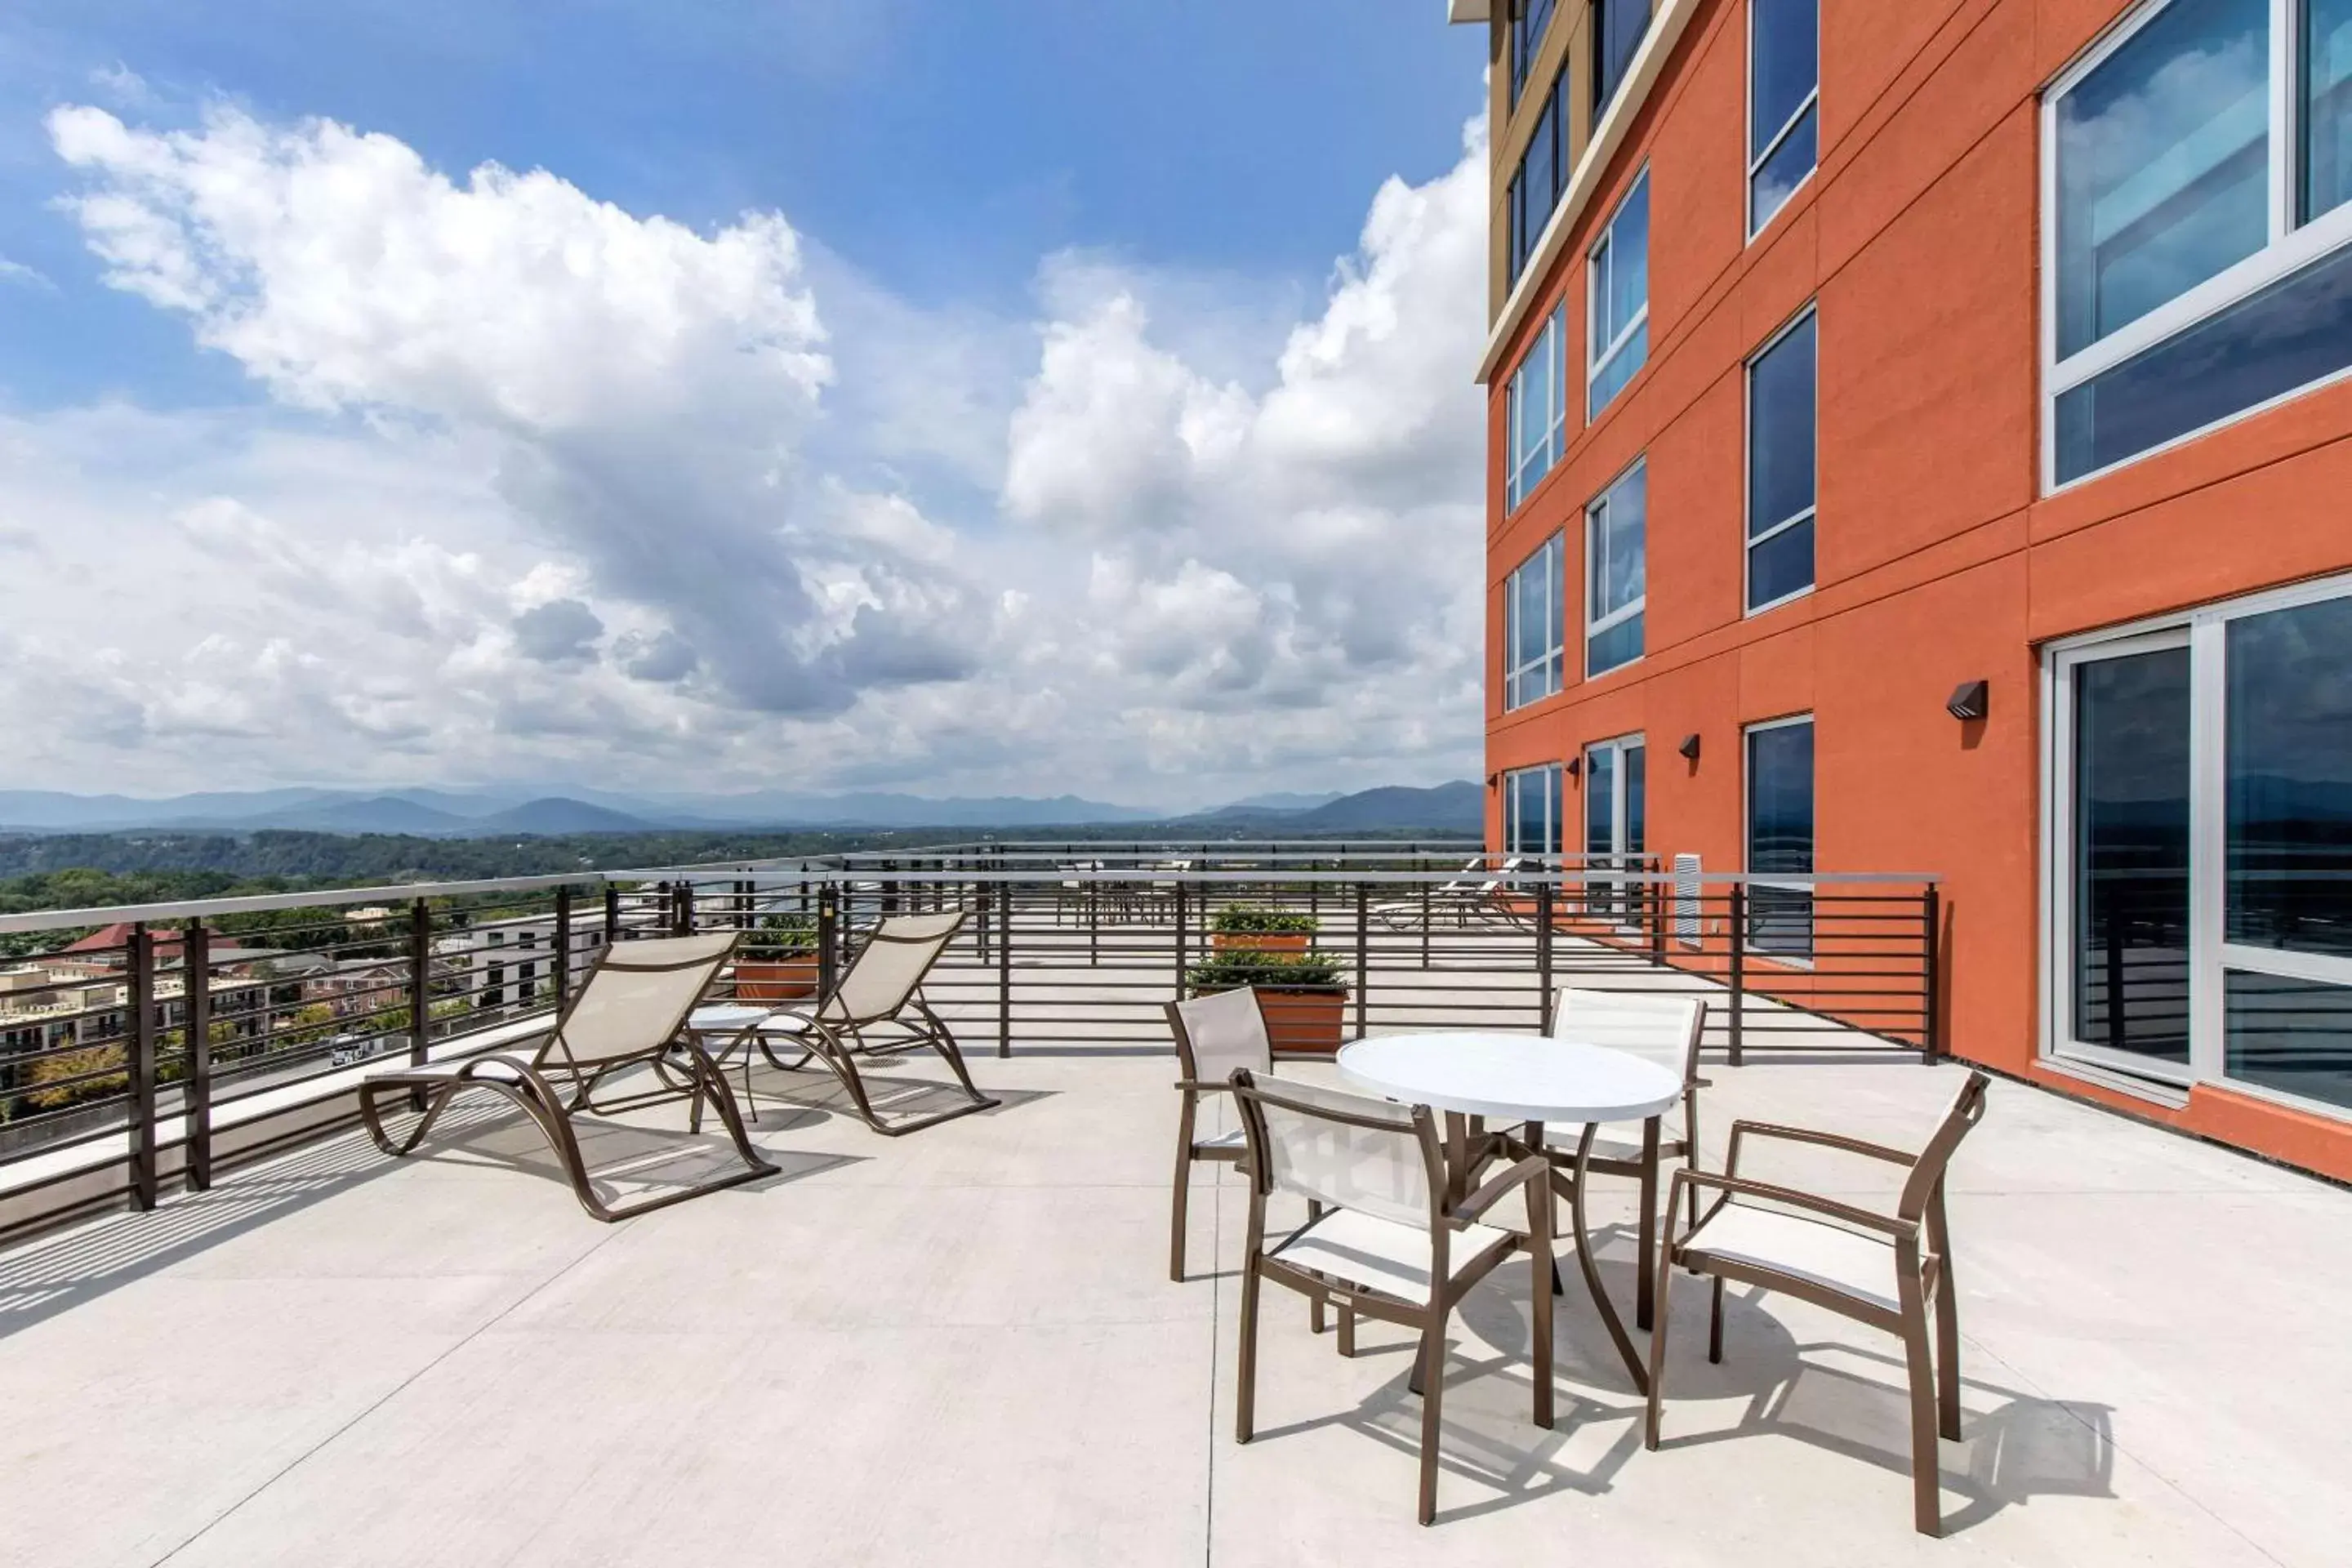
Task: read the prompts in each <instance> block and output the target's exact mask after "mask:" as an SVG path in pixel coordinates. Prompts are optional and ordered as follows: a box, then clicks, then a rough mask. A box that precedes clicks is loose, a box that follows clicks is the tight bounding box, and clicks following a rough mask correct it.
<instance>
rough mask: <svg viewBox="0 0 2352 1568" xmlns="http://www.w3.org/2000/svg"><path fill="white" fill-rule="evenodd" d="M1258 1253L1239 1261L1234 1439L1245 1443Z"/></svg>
mask: <svg viewBox="0 0 2352 1568" xmlns="http://www.w3.org/2000/svg"><path fill="white" fill-rule="evenodd" d="M1257 1297H1258V1277H1257V1255H1256V1253H1255V1251H1254V1250H1253V1251H1252V1253H1251V1254H1250V1256H1249V1258H1246V1259H1245V1260H1244V1262H1243V1264H1242V1319H1241V1342H1242V1354H1241V1370H1240V1373H1239V1374H1238V1375H1237V1376H1236V1377H1235V1378H1234V1442H1236V1443H1246V1442H1248V1441H1249V1440H1250V1438H1251V1436H1253V1435H1255V1430H1256V1426H1257Z"/></svg>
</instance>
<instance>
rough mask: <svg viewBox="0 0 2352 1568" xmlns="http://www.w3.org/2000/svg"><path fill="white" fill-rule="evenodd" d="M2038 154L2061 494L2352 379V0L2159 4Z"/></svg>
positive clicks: (2057, 91) (2056, 480)
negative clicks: (2349, 375) (2350, 247)
mask: <svg viewBox="0 0 2352 1568" xmlns="http://www.w3.org/2000/svg"><path fill="white" fill-rule="evenodd" d="M2042 139H2043V156H2044V158H2045V160H2046V162H2047V165H2048V170H2047V175H2046V179H2047V184H2046V186H2045V195H2046V201H2047V204H2048V206H2049V208H2050V210H2049V211H2048V212H2047V213H2046V214H2045V215H2044V222H2043V230H2044V242H2043V243H2044V245H2045V247H2047V254H2046V255H2045V257H2044V268H2043V270H2044V273H2045V275H2046V276H2047V278H2048V279H2049V281H2048V285H2047V287H2048V289H2049V290H2050V297H2049V299H2048V300H2046V302H2045V314H2046V316H2047V317H2048V320H2049V325H2048V327H2047V329H2046V331H2047V334H2048V342H2047V345H2046V352H2047V354H2048V366H2047V368H2048V375H2047V378H2046V379H2047V381H2048V384H2049V386H2050V392H2051V396H2050V405H2049V408H2048V411H2047V415H2046V417H2047V419H2048V422H2049V423H2048V428H2047V430H2046V432H2045V436H2046V440H2045V442H2044V446H2045V447H2047V449H2048V450H2049V453H2050V459H2049V460H2050V471H2049V473H2048V475H2047V476H2046V477H2047V479H2048V480H2049V482H2050V483H2051V484H2053V485H2063V484H2067V483H2070V482H2072V481H2074V480H2075V479H2083V478H2085V477H2087V476H2089V475H2091V474H2095V473H2097V472H2099V471H2100V470H2102V469H2105V468H2113V467H2115V466H2116V465H2117V464H2119V463H2124V462H2128V461H2130V460H2131V459H2132V458H2137V457H2139V456H2141V455H2143V454H2145V453H2147V452H2150V451H2153V450H2155V449H2157V448H2158V447H2165V446H2168V445H2170V444H2172V443H2173V442H2176V441H2179V440H2181V439H2184V438H2186V437H2189V436H2192V435H2195V434H2197V433H2199V432H2200V431H2202V430H2205V429H2207V428H2210V427H2211V426H2215V425H2219V424H2221V423H2223V422H2225V421H2227V420H2229V419H2232V418H2235V417H2237V416H2241V415H2243V414H2246V413H2250V412H2252V411H2253V410H2255V409H2258V408H2261V407H2263V406H2264V405H2268V404H2270V403H2273V402H2275V401H2277V400H2278V399H2280V398H2283V397H2286V396H2290V395H2294V393H2297V392H2300V391H2303V390H2305V389H2306V388H2308V387H2310V386H2312V385H2314V384H2316V383H2319V382H2322V381H2326V380H2329V379H2331V378H2334V377H2336V376H2338V375H2341V374H2344V373H2345V372H2346V371H2347V370H2352V252H2347V248H2346V244H2347V241H2348V240H2352V0H2156V3H2154V4H2150V5H2147V6H2145V7H2143V8H2142V10H2141V11H2140V12H2139V13H2138V14H2137V16H2135V17H2134V18H2133V19H2132V20H2131V21H2130V22H2129V23H2128V24H2127V25H2126V26H2124V27H2122V28H2120V29H2118V30H2117V31H2116V33H2115V34H2114V35H2113V36H2112V37H2109V38H2108V39H2107V40H2106V41H2105V43H2103V44H2101V45H2100V46H2099V47H2097V48H2096V49H2095V50H2094V51H2093V52H2092V54H2091V55H2090V56H2088V57H2087V58H2085V59H2084V60H2083V61H2082V62H2081V63H2080V64H2078V65H2077V66H2076V67H2074V69H2073V70H2072V71H2070V72H2069V73H2068V74H2067V75H2066V76H2065V77H2064V78H2063V79H2061V81H2060V82H2059V84H2058V86H2057V87H2055V88H2054V89H2052V91H2051V92H2050V94H2049V95H2048V97H2047V99H2046V100H2045V102H2044V104H2043V108H2042Z"/></svg>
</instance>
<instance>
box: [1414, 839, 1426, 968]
mask: <svg viewBox="0 0 2352 1568" xmlns="http://www.w3.org/2000/svg"><path fill="white" fill-rule="evenodd" d="M1412 868H1413V870H1414V872H1415V873H1416V874H1417V875H1419V877H1420V878H1421V966H1422V967H1423V969H1427V968H1428V967H1429V858H1428V857H1427V856H1424V855H1416V856H1414V857H1413V860H1412Z"/></svg>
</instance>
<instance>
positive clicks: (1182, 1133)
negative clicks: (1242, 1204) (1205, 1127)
mask: <svg viewBox="0 0 2352 1568" xmlns="http://www.w3.org/2000/svg"><path fill="white" fill-rule="evenodd" d="M1175 1191H1176V1199H1175V1204H1174V1210H1175V1212H1174V1213H1173V1215H1171V1217H1170V1220H1169V1225H1168V1278H1169V1279H1173V1280H1174V1281H1176V1283H1177V1284H1179V1285H1181V1284H1182V1283H1184V1216H1185V1211H1186V1210H1187V1208H1189V1207H1190V1206H1191V1204H1192V1095H1190V1094H1189V1093H1188V1094H1186V1095H1185V1097H1184V1109H1183V1110H1181V1112H1179V1113H1178V1115H1177V1118H1176V1188H1175Z"/></svg>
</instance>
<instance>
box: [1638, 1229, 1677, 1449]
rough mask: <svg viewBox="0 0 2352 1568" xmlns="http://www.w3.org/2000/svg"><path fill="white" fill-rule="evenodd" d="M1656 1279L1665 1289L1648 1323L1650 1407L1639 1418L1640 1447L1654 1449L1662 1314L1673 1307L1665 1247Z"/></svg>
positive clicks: (1662, 1371) (1662, 1380) (1660, 1398)
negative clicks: (1658, 1279)
mask: <svg viewBox="0 0 2352 1568" xmlns="http://www.w3.org/2000/svg"><path fill="white" fill-rule="evenodd" d="M1658 1277H1659V1278H1660V1279H1664V1280H1665V1281H1666V1288H1665V1289H1664V1290H1661V1291H1659V1292H1658V1311H1657V1316H1656V1318H1655V1319H1654V1321H1652V1322H1651V1324H1650V1394H1649V1399H1650V1404H1649V1408H1648V1410H1647V1412H1646V1413H1645V1414H1644V1415H1643V1426H1642V1446H1643V1447H1645V1448H1655V1447H1657V1446H1658V1425H1659V1421H1660V1419H1661V1416H1662V1414H1663V1406H1664V1403H1665V1397H1666V1312H1667V1309H1669V1308H1671V1307H1672V1306H1673V1305H1674V1301H1675V1289H1674V1254H1673V1251H1672V1249H1671V1248H1668V1249H1667V1250H1666V1252H1665V1254H1664V1256H1663V1257H1661V1258H1659V1260H1658Z"/></svg>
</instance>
